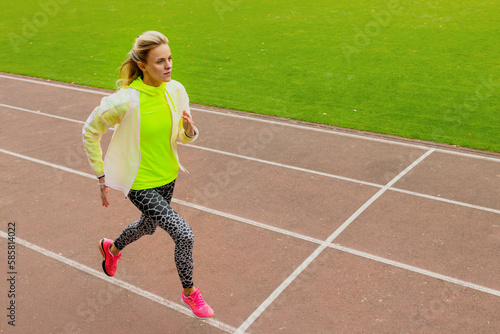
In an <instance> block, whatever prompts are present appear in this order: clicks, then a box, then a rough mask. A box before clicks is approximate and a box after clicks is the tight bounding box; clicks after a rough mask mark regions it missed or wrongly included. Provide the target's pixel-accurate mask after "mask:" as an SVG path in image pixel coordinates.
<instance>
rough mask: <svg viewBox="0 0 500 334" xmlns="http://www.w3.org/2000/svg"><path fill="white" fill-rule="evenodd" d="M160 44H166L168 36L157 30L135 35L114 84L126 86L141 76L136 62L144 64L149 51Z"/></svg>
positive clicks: (120, 86)
mask: <svg viewBox="0 0 500 334" xmlns="http://www.w3.org/2000/svg"><path fill="white" fill-rule="evenodd" d="M162 44H168V38H167V37H165V35H163V34H162V33H160V32H158V31H146V32H145V33H143V34H142V35H140V36H139V37H137V38H136V39H135V43H134V47H133V48H132V50H130V52H129V53H128V59H127V60H125V61H124V62H123V64H122V66H121V67H120V79H119V80H118V81H117V82H116V86H117V87H118V88H123V87H127V86H128V85H130V83H132V81H134V80H135V79H137V78H138V77H141V78H143V73H142V71H141V69H140V68H139V66H138V65H137V63H138V62H143V63H145V64H146V63H147V60H148V55H149V52H150V51H151V50H152V49H154V48H156V47H158V46H160V45H162Z"/></svg>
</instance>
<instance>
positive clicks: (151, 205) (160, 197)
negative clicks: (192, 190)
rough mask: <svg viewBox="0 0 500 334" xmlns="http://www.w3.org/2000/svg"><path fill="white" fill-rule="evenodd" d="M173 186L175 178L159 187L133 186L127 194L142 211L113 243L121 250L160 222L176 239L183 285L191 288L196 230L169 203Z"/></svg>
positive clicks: (176, 252)
mask: <svg viewBox="0 0 500 334" xmlns="http://www.w3.org/2000/svg"><path fill="white" fill-rule="evenodd" d="M174 187H175V180H174V181H173V182H171V183H169V184H166V185H164V186H161V187H158V188H153V189H145V190H131V191H130V193H129V194H128V197H129V198H130V201H131V202H132V203H133V204H134V205H135V206H136V207H137V208H138V209H139V210H141V212H142V214H141V217H140V218H139V220H137V221H135V222H133V223H131V224H130V225H128V226H127V227H125V229H124V230H123V231H122V233H121V234H120V235H119V236H118V238H116V240H115V241H114V244H115V247H116V248H118V249H120V250H122V249H123V248H125V246H127V245H128V244H130V243H132V242H134V241H136V240H137V239H139V238H140V237H142V236H143V235H145V234H153V233H154V232H155V230H156V227H158V226H160V227H161V228H162V229H164V230H165V231H166V232H167V233H168V234H170V236H171V237H172V239H173V240H174V242H175V251H174V259H175V265H176V266H177V272H178V274H179V278H180V279H181V283H182V287H183V288H192V287H193V286H194V284H193V243H194V234H193V231H192V230H191V227H190V226H189V225H188V224H187V223H186V222H185V221H184V219H183V218H182V217H181V216H180V215H179V214H178V213H177V212H175V211H174V209H172V207H171V206H170V201H171V200H172V195H173V193H174Z"/></svg>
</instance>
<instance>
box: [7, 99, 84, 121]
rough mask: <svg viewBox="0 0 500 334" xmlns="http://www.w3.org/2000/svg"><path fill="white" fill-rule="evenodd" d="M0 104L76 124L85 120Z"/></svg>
mask: <svg viewBox="0 0 500 334" xmlns="http://www.w3.org/2000/svg"><path fill="white" fill-rule="evenodd" d="M0 106H2V107H5V108H9V109H15V110H20V111H26V112H29V113H32V114H35V115H40V116H46V117H52V118H57V119H62V120H64V121H68V122H73V123H78V124H85V122H83V121H79V120H76V119H72V118H68V117H63V116H57V115H52V114H47V113H44V112H41V111H34V110H29V109H25V108H20V107H14V106H11V105H8V104H3V103H0Z"/></svg>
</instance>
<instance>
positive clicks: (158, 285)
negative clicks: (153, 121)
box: [0, 75, 500, 333]
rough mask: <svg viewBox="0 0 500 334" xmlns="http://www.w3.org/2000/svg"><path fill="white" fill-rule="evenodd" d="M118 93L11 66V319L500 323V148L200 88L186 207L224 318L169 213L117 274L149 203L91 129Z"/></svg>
mask: <svg viewBox="0 0 500 334" xmlns="http://www.w3.org/2000/svg"><path fill="white" fill-rule="evenodd" d="M188 88H189V87H188ZM188 91H189V90H188ZM109 93H110V92H107V91H103V90H98V89H92V88H85V87H79V86H75V85H68V84H61V83H55V82H47V81H45V80H38V79H31V78H25V77H20V76H12V75H0V120H1V124H2V125H1V129H2V130H1V135H0V138H1V145H0V157H1V160H0V161H1V169H2V172H1V174H0V175H1V178H0V182H1V184H2V191H1V192H0V203H1V204H0V208H1V226H0V249H1V254H2V255H0V258H3V260H2V262H3V263H4V264H3V266H2V267H3V268H4V270H3V273H2V275H3V277H2V278H1V279H0V282H1V285H0V287H1V290H0V291H1V295H0V309H1V310H3V311H2V312H3V314H2V313H0V316H1V318H0V319H2V320H1V322H0V332H2V333H109V332H113V333H195V332H196V333H223V332H235V331H237V332H243V331H246V332H248V333H498V332H500V318H499V316H498V315H499V314H500V279H499V277H500V267H499V266H498V263H499V261H500V154H494V153H487V152H481V151H474V150H464V149H459V148H454V147H450V146H444V145H434V144H431V143H423V142H415V141H409V140H402V139H398V138H392V137H387V136H378V135H373V134H363V133H357V132H353V131H346V130H341V129H336V128H333V127H326V126H316V125H311V124H302V123H298V122H292V121H287V120H282V119H273V118H269V117H262V116H256V115H251V114H245V113H242V112H234V111H227V110H220V109H216V108H209V107H203V106H196V105H193V106H192V112H193V118H194V120H195V122H196V124H197V126H198V127H199V128H200V131H201V136H200V138H199V140H198V141H197V142H196V143H195V144H194V145H192V146H191V145H188V146H182V147H180V155H181V160H182V162H183V165H184V166H186V167H187V168H188V169H189V171H190V174H182V175H181V176H180V177H179V180H178V183H177V188H176V191H175V193H174V203H173V206H174V208H175V209H176V210H177V211H178V212H179V213H180V214H181V215H182V216H183V217H184V218H185V219H186V221H188V222H189V223H190V225H191V226H192V228H193V230H194V232H195V236H196V242H195V251H194V252H195V253H194V257H195V283H196V285H197V286H199V287H200V288H201V289H202V290H205V291H206V293H205V294H204V297H205V299H206V301H207V302H209V303H210V305H211V306H212V307H213V308H214V310H215V313H216V317H215V318H214V319H213V320H212V321H208V322H207V321H199V320H196V319H195V318H193V317H192V316H190V315H189V313H188V312H186V309H185V308H184V307H183V306H181V303H180V291H181V287H180V283H179V279H178V277H177V274H176V270H175V265H174V261H173V242H172V241H171V239H170V238H169V237H168V235H167V234H165V233H164V232H163V231H161V230H158V231H157V232H156V233H155V234H154V235H153V236H146V237H143V238H142V239H140V240H139V241H137V242H135V243H133V244H131V245H130V246H128V247H127V249H126V250H125V251H124V255H123V256H122V258H123V260H121V261H120V262H119V263H118V264H119V266H118V272H117V275H116V276H115V278H108V277H106V276H105V275H104V274H103V273H102V270H101V261H102V258H101V255H100V253H99V250H98V247H97V245H98V241H99V240H100V239H101V238H103V237H108V238H115V237H116V236H117V235H118V234H119V233H120V232H121V230H122V229H123V228H124V227H125V226H126V225H128V224H129V223H130V222H131V221H133V220H136V219H137V217H138V216H139V212H138V210H137V209H136V208H135V207H134V206H133V205H132V204H131V203H130V202H129V201H124V200H123V196H122V194H121V193H119V192H117V191H110V197H111V206H109V207H108V208H104V207H102V206H101V204H100V197H99V193H98V186H97V185H96V180H95V179H93V175H92V171H91V169H90V167H89V165H88V162H87V160H86V157H85V155H84V152H83V146H82V144H81V128H82V125H83V124H82V123H83V122H84V121H85V120H86V118H87V117H88V115H89V114H90V112H91V111H92V109H93V108H94V107H95V106H97V105H98V104H99V101H100V99H101V98H102V97H103V96H104V95H105V94H109ZM51 116H58V117H60V118H54V117H51ZM61 117H62V118H61ZM109 138H110V136H107V137H106V138H105V140H104V143H103V146H106V143H107V142H108V141H109ZM9 222H15V224H16V225H15V226H16V232H15V233H16V234H15V236H16V244H15V247H16V267H15V272H16V274H13V275H12V274H8V272H9V269H8V267H7V260H8V253H7V252H8V239H7V233H8V224H9ZM11 248H12V246H11ZM10 276H15V284H14V288H15V298H11V297H8V291H9V289H10V288H11V286H10V283H9V282H8V281H7V279H9V278H10ZM11 300H14V301H15V305H16V313H15V316H16V318H15V324H16V326H15V327H12V326H10V325H9V324H8V323H7V322H8V321H9V320H10V319H9V318H8V317H7V315H8V314H9V312H10V311H9V310H7V308H8V307H9V305H10V304H9V303H10V301H11Z"/></svg>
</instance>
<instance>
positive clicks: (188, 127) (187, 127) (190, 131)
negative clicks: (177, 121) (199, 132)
mask: <svg viewBox="0 0 500 334" xmlns="http://www.w3.org/2000/svg"><path fill="white" fill-rule="evenodd" d="M182 126H184V131H185V132H186V135H187V136H189V137H194V136H195V135H196V132H195V130H194V129H195V127H194V122H193V119H192V118H191V115H189V114H188V112H187V111H186V110H184V111H183V112H182Z"/></svg>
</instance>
